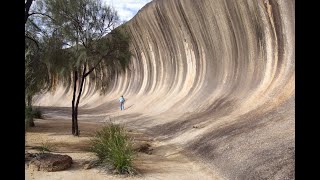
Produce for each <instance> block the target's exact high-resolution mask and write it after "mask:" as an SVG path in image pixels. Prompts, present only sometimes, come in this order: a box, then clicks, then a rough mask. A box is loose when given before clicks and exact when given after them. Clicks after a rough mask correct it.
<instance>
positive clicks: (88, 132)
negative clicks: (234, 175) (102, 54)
mask: <svg viewBox="0 0 320 180" xmlns="http://www.w3.org/2000/svg"><path fill="white" fill-rule="evenodd" d="M35 124H36V127H33V128H31V129H30V130H29V131H28V132H27V133H26V152H31V153H32V152H36V151H37V150H35V149H33V147H35V146H40V145H41V143H47V144H50V145H51V146H52V147H53V148H54V149H53V153H59V154H66V155H69V156H71V157H72V159H73V162H74V163H73V165H72V167H71V168H69V169H67V170H64V171H58V172H41V171H33V170H31V169H29V168H28V165H27V164H28V163H27V162H26V163H25V176H26V179H30V180H31V179H39V180H42V179H43V180H58V179H68V180H78V179H79V180H80V179H86V180H99V179H188V180H189V179H190V180H196V179H199V180H200V179H201V180H206V179H210V180H212V179H223V178H221V176H219V175H218V174H217V173H216V172H213V171H212V169H208V168H207V167H205V166H204V165H203V164H202V163H200V162H199V161H196V160H195V159H191V157H190V156H189V155H187V154H186V153H184V152H183V151H182V150H181V149H179V148H176V147H175V146H173V145H168V144H164V143H162V142H159V141H155V140H154V139H153V138H152V137H148V136H146V135H145V134H143V133H141V132H137V131H136V130H134V129H132V130H130V131H131V132H130V133H131V135H132V136H133V137H134V139H135V140H134V141H135V143H137V144H138V143H146V142H147V143H149V144H150V145H151V146H152V148H153V151H152V154H151V155H150V154H145V153H140V152H139V153H138V154H137V155H136V158H135V160H134V167H135V168H136V169H137V171H138V172H139V174H138V175H137V176H129V177H128V176H121V175H113V174H110V173H108V172H107V171H105V170H104V169H103V168H101V167H94V168H92V169H88V170H85V169H84V168H83V166H84V165H83V164H82V163H83V162H85V161H91V160H94V159H95V156H94V154H92V153H90V152H88V147H89V143H90V138H91V137H92V135H93V134H94V132H95V131H96V130H98V129H99V128H100V127H101V125H102V124H103V123H99V122H81V121H80V122H79V125H80V127H81V133H80V137H74V136H72V135H70V134H71V132H70V131H71V126H70V120H67V119H54V118H50V119H37V120H35Z"/></svg>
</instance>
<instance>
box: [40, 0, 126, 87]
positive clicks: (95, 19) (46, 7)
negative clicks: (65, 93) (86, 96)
mask: <svg viewBox="0 0 320 180" xmlns="http://www.w3.org/2000/svg"><path fill="white" fill-rule="evenodd" d="M39 4H41V6H40V5H39V7H41V9H42V11H45V12H46V14H48V15H49V16H50V17H52V18H53V19H54V21H51V24H50V25H48V27H50V28H49V29H51V32H54V33H52V36H51V38H49V39H48V44H51V45H49V47H50V49H48V50H47V51H46V53H45V54H46V57H45V59H46V62H48V64H49V72H50V74H51V76H52V77H54V78H55V79H57V81H59V82H62V83H63V85H64V86H65V87H67V88H70V86H71V85H72V84H73V74H74V72H75V71H77V72H78V74H79V75H78V77H80V76H81V75H82V74H83V70H84V67H87V69H86V72H88V71H89V70H90V69H94V70H93V71H92V72H91V73H90V74H89V78H90V81H89V83H90V84H89V86H91V85H92V86H95V88H96V89H98V90H102V91H103V92H104V90H105V89H106V88H107V85H108V83H109V82H110V80H112V79H113V77H114V75H115V74H117V73H121V72H123V71H124V70H125V68H126V67H128V64H129V60H130V57H131V53H130V50H129V42H130V38H129V36H128V35H127V33H126V31H125V30H124V28H120V27H118V28H117V29H113V28H114V27H115V26H116V25H117V24H118V20H119V18H118V15H117V12H116V11H115V10H114V9H113V8H111V7H110V6H106V5H103V4H102V2H101V1H100V0H76V1H75V0H56V1H51V0H42V3H39Z"/></svg>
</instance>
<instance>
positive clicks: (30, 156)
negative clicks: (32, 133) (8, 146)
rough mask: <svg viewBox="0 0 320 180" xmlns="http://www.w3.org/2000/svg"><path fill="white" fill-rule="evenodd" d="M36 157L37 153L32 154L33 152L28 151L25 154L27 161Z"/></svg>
mask: <svg viewBox="0 0 320 180" xmlns="http://www.w3.org/2000/svg"><path fill="white" fill-rule="evenodd" d="M34 157H36V154H32V153H28V152H27V153H25V154H24V160H25V161H30V160H31V159H33V158H34Z"/></svg>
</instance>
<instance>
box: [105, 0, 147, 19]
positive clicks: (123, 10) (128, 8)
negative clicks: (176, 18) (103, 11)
mask: <svg viewBox="0 0 320 180" xmlns="http://www.w3.org/2000/svg"><path fill="white" fill-rule="evenodd" d="M150 1H152V0H102V2H103V3H107V4H108V5H111V6H112V7H114V8H115V9H116V11H117V12H118V16H119V18H120V21H129V20H130V19H131V18H133V16H135V15H136V14H137V12H138V11H139V10H140V9H141V8H142V7H143V6H144V5H146V4H147V3H148V2H150Z"/></svg>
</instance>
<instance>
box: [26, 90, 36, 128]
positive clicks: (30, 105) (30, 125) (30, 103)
mask: <svg viewBox="0 0 320 180" xmlns="http://www.w3.org/2000/svg"><path fill="white" fill-rule="evenodd" d="M27 101H28V102H27V105H28V108H31V109H32V96H30V95H28V97H27ZM28 123H29V127H34V126H35V124H34V121H33V117H32V116H30V117H29V119H28Z"/></svg>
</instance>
